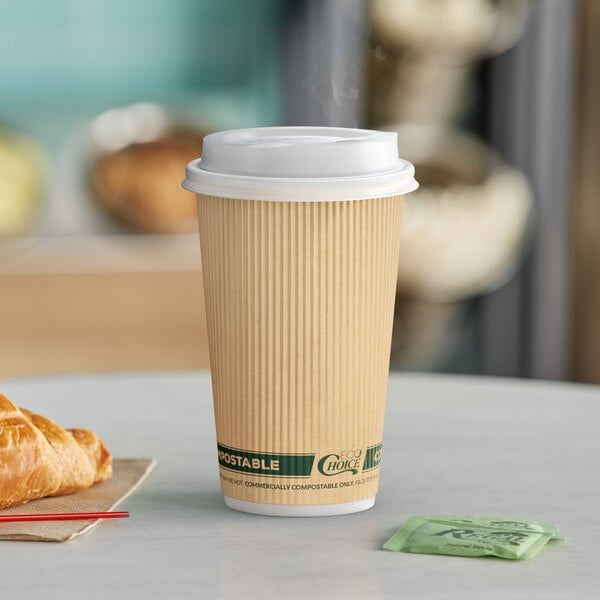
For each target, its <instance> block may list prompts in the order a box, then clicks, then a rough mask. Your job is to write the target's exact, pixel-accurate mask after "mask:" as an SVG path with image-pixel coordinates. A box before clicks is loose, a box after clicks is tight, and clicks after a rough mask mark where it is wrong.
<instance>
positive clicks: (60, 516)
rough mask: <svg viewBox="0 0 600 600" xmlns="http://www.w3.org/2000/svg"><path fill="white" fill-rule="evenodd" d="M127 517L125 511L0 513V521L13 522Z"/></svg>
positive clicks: (127, 514) (127, 513)
mask: <svg viewBox="0 0 600 600" xmlns="http://www.w3.org/2000/svg"><path fill="white" fill-rule="evenodd" d="M127 517H129V512H127V511H122V512H119V511H114V512H81V513H52V514H39V515H0V523H15V522H18V521H88V520H91V519H123V518H127Z"/></svg>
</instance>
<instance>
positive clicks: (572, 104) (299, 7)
mask: <svg viewBox="0 0 600 600" xmlns="http://www.w3.org/2000/svg"><path fill="white" fill-rule="evenodd" d="M599 56H600V2H597V1H596V0H435V1H432V0H253V1H252V2H247V1H245V0H203V1H201V2H198V1H197V0H145V1H144V2H142V1H141V0H101V1H100V0H99V1H97V2H93V3H88V2H86V3H84V2H75V1H73V0H55V1H54V2H52V3H48V2H43V1H42V0H22V1H21V2H18V3H16V2H12V3H8V2H3V3H1V4H0V377H10V376H15V375H22V374H32V373H49V372H92V371H115V370H137V369H189V368H194V369H195V368H208V350H207V346H206V325H205V322H204V304H203V292H202V283H201V277H200V268H201V267H200V255H199V248H198V240H197V230H196V222H195V204H194V199H193V196H192V194H189V193H188V192H185V191H183V190H182V189H181V188H180V187H179V185H180V182H181V180H182V179H183V176H184V167H185V164H186V163H187V162H188V161H189V160H191V159H192V158H194V157H196V156H199V155H200V154H201V151H202V138H203V136H204V135H206V134H207V133H209V132H211V131H215V130H219V129H226V128H236V127H251V126H264V125H279V124H297V125H332V126H348V127H370V128H378V129H386V130H391V131H396V132H397V133H398V140H399V151H400V155H401V156H402V157H404V158H407V159H408V160H411V161H412V162H413V163H414V164H415V166H416V173H417V179H418V180H419V181H420V183H421V188H420V190H419V191H418V192H416V193H414V194H411V195H410V196H409V197H408V198H407V201H406V217H405V236H404V240H403V246H402V256H401V261H400V268H399V272H398V293H397V301H396V309H395V322H394V336H393V343H392V356H391V368H392V369H399V370H422V371H438V372H451V373H470V374H490V375H502V376H517V377H534V378H544V379H558V380H575V381H583V382H595V383H600V266H599V263H598V261H597V260H596V257H597V256H598V255H600V170H599V169H597V168H596V164H595V163H596V161H597V160H598V157H599V155H600V112H599V109H598V107H599V106H600V72H599V71H598V69H597V67H596V66H595V58H596V57H599Z"/></svg>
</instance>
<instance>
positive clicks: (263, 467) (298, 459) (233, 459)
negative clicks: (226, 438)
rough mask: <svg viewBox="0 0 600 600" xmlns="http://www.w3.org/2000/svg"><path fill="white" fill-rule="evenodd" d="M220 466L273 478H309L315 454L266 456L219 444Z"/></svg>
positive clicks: (261, 453)
mask: <svg viewBox="0 0 600 600" xmlns="http://www.w3.org/2000/svg"><path fill="white" fill-rule="evenodd" d="M217 449H218V451H219V464H220V465H221V466H222V467H223V468H224V469H229V470H230V471H237V472H239V473H250V474H252V475H269V476H271V477H308V476H309V475H310V472H311V471H312V467H313V463H314V461H315V455H314V454H265V453H263V452H248V451H247V450H237V449H235V448H228V447H227V446H222V445H221V444H217Z"/></svg>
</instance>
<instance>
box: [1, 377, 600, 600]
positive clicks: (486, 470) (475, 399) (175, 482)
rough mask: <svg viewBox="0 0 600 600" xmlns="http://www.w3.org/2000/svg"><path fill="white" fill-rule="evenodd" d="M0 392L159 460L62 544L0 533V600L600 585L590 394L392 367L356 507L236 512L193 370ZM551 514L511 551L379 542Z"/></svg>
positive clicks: (598, 435) (507, 593) (598, 456)
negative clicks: (474, 518)
mask: <svg viewBox="0 0 600 600" xmlns="http://www.w3.org/2000/svg"><path fill="white" fill-rule="evenodd" d="M0 391H1V392H3V393H5V394H6V395H7V396H8V397H9V398H11V399H12V400H13V401H15V402H16V403H17V404H19V405H20V406H23V407H27V408H30V409H34V410H37V411H40V412H42V413H43V414H45V415H47V416H49V417H51V418H53V419H55V420H57V421H58V422H59V423H61V424H63V425H65V426H82V427H87V428H90V429H94V430H95V431H96V432H97V433H98V434H100V435H101V436H102V437H103V438H104V440H105V442H106V443H107V445H108V446H109V448H110V449H111V450H112V452H113V454H114V455H115V456H117V457H138V456H139V457H149V456H153V457H156V458H157V459H158V465H157V467H156V469H155V471H154V473H153V474H152V475H151V476H150V478H149V479H148V480H147V481H146V482H145V483H144V484H143V486H142V487H141V488H140V489H139V490H138V491H137V492H136V493H135V494H134V495H133V496H131V497H130V498H128V499H127V500H126V501H125V502H124V503H123V504H122V505H121V508H122V509H124V510H129V511H131V518H130V519H129V520H128V521H125V520H115V521H105V522H101V523H100V524H99V525H98V526H96V528H94V529H93V530H91V531H90V532H88V533H87V534H85V535H83V536H81V537H79V538H77V539H75V540H73V541H71V542H67V543H64V544H53V543H39V542H0V575H1V580H0V590H1V591H2V598H7V599H9V598H10V599H11V600H17V599H21V598H23V599H25V598H27V599H28V600H29V599H31V598H35V597H38V596H42V595H43V597H44V598H61V599H62V600H70V599H75V598H77V599H78V600H80V599H81V598H86V599H95V598H102V599H106V598H111V599H112V598H127V599H130V600H133V599H136V598H144V599H147V598H162V597H164V598H169V599H179V598H194V599H199V598H401V597H402V598H419V599H426V598H461V599H465V598H484V599H495V598H502V599H506V598H527V599H534V598H553V599H554V598H598V597H599V594H600V557H599V549H600V390H599V388H597V387H592V386H583V385H578V386H576V385H567V384H553V383H540V382H531V381H529V382H528V381H516V380H500V379H485V378H467V377H445V376H431V375H393V376H392V377H391V380H390V386H389V397H388V409H387V417H386V433H385V439H384V453H383V462H382V465H383V466H382V474H381V483H380V491H379V495H378V498H377V503H376V505H375V507H374V508H373V509H371V510H369V511H366V512H363V513H358V514H354V515H348V516H342V517H328V518H312V519H290V518H288V519H284V518H277V517H260V516H254V515H248V514H243V513H237V512H235V511H232V510H230V509H228V508H226V507H225V506H224V504H223V502H222V499H221V494H220V492H219V487H218V486H219V479H218V473H217V465H216V450H215V435H214V429H213V421H212V405H211V392H210V378H209V375H208V374H206V373H172V374H164V373H163V374H161V373H157V374H122V375H104V376H102V375H90V376H75V377H64V376H59V377H32V378H26V379H20V380H13V381H1V382H0ZM427 514H483V515H494V516H509V517H518V518H524V519H534V520H540V521H547V522H551V523H555V524H557V525H558V526H559V527H560V528H561V529H562V530H563V532H564V533H565V534H566V535H567V537H568V541H567V542H558V543H553V544H551V545H549V546H547V547H546V548H544V549H543V550H542V551H541V553H540V554H538V555H537V556H536V557H535V558H533V559H530V560H528V561H523V562H515V561H505V560H501V559H468V558H456V557H446V556H431V555H419V554H404V553H392V552H387V551H385V550H382V549H381V545H382V544H383V542H384V541H385V540H386V539H387V538H388V537H389V536H390V535H391V534H392V533H393V532H394V531H395V530H396V529H397V528H398V526H399V525H401V524H402V522H403V521H405V520H406V519H407V518H408V517H410V516H412V515H427Z"/></svg>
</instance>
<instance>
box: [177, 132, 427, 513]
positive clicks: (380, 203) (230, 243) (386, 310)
mask: <svg viewBox="0 0 600 600" xmlns="http://www.w3.org/2000/svg"><path fill="white" fill-rule="evenodd" d="M184 187H186V188H187V189H188V190H191V191H194V192H196V194H197V200H198V220H199V226H200V245H201V253H202V272H203V278H204V290H205V295H206V310H207V321H208V339H209V350H210V359H211V375H212V386H213V397H214V410H215V421H216V429H217V441H218V448H217V455H218V463H219V470H220V477H221V488H222V491H223V493H224V496H225V503H226V504H227V505H228V506H230V507H232V508H235V509H237V510H242V511H246V512H252V513H258V514H264V515H281V516H319V515H337V514H346V513H351V512H357V511H360V510H365V509H367V508H369V507H371V506H372V505H373V503H374V501H375V495H376V493H377V488H378V479H379V464H380V460H381V449H382V437H383V416H384V410H385V399H386V390H387V379H388V366H389V355H390V343H391V332H392V321H393V307H394V297H395V286H396V274H397V268H398V257H399V251H400V238H401V225H402V200H403V195H404V194H405V193H407V192H409V191H412V190H414V189H415V188H416V187H417V183H416V181H415V180H414V169H413V167H412V165H410V163H407V162H406V161H402V160H400V159H399V158H398V153H397V146H396V135H395V134H394V133H384V132H374V131H367V130H353V129H333V128H304V127H284V128H260V129H248V130H236V131H228V132H220V133H217V134H212V135H209V136H207V137H206V138H205V140H204V150H203V158H202V159H200V160H197V161H193V162H191V163H190V164H189V165H188V168H187V178H186V180H185V182H184Z"/></svg>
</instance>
